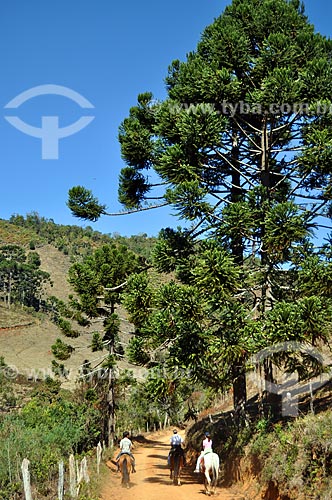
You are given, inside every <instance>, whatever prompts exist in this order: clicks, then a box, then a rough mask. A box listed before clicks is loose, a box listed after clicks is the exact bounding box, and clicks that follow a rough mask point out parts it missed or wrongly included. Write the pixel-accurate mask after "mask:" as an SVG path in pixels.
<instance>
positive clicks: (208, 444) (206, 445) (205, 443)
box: [194, 431, 213, 473]
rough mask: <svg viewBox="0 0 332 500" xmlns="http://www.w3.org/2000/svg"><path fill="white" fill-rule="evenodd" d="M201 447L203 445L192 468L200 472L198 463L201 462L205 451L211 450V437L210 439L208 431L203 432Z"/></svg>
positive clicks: (209, 451)
mask: <svg viewBox="0 0 332 500" xmlns="http://www.w3.org/2000/svg"><path fill="white" fill-rule="evenodd" d="M202 447H203V450H202V451H201V454H200V455H199V457H198V459H197V462H196V468H195V470H194V472H195V473H199V472H201V470H200V464H201V463H203V457H204V455H206V454H207V453H212V452H213V450H212V439H211V436H210V433H209V432H208V431H207V432H206V433H205V439H204V440H203V443H202Z"/></svg>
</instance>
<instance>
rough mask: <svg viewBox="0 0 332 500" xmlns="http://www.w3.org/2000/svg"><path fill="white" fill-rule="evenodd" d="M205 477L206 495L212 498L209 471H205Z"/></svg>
mask: <svg viewBox="0 0 332 500" xmlns="http://www.w3.org/2000/svg"><path fill="white" fill-rule="evenodd" d="M204 475H205V493H206V494H207V495H208V496H210V495H211V490H210V484H211V478H210V473H209V471H208V470H207V469H205V472H204Z"/></svg>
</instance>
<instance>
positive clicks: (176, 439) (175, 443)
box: [168, 429, 186, 466]
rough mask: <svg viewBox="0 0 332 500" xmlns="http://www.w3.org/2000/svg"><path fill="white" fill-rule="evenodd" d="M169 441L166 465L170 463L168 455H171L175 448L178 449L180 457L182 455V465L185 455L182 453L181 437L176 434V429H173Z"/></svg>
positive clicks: (184, 461)
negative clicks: (169, 447)
mask: <svg viewBox="0 0 332 500" xmlns="http://www.w3.org/2000/svg"><path fill="white" fill-rule="evenodd" d="M169 442H170V444H171V449H170V452H169V454H168V465H170V457H171V455H172V453H174V452H175V451H176V450H179V451H180V453H181V455H182V457H183V465H184V466H185V465H186V457H185V455H184V450H183V448H182V444H183V439H182V437H181V436H180V435H179V434H178V431H177V429H174V430H173V435H172V437H171V439H170V440H169Z"/></svg>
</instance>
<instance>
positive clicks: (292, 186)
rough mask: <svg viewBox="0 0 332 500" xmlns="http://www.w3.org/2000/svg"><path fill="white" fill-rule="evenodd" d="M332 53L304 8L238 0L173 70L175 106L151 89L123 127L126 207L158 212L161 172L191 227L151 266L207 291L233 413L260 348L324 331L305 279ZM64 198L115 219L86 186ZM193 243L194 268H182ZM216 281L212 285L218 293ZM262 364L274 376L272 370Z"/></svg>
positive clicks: (323, 199)
mask: <svg viewBox="0 0 332 500" xmlns="http://www.w3.org/2000/svg"><path fill="white" fill-rule="evenodd" d="M331 56H332V42H331V41H330V40H328V39H326V38H325V37H323V36H322V35H320V34H319V33H315V31H314V27H313V26H312V25H311V24H310V23H309V21H308V19H307V17H306V16H305V13H304V7H303V4H301V3H300V2H299V1H298V0H233V2H232V4H231V5H230V6H228V7H227V8H226V9H225V11H224V13H223V14H222V15H221V16H220V17H219V18H217V19H216V20H215V21H214V23H213V24H212V25H210V26H208V27H207V28H206V29H205V31H204V32H203V35H202V37H201V40H200V42H199V43H198V46H197V49H196V51H194V52H192V53H190V54H189V55H188V56H187V60H186V61H185V62H180V61H174V62H173V63H172V64H171V66H170V68H169V71H168V75H167V78H166V84H167V92H168V96H167V98H166V99H165V100H164V101H163V102H159V103H156V101H155V100H153V95H152V94H151V93H145V94H141V95H139V97H138V104H137V105H136V106H135V107H132V108H131V109H130V112H129V116H128V118H126V119H125V120H124V121H123V123H122V125H121V127H120V134H119V140H120V143H121V148H122V155H123V158H124V160H125V162H126V167H125V168H124V169H123V170H122V171H121V175H120V187H119V198H120V201H121V202H122V203H123V204H124V205H125V206H126V207H127V208H128V209H142V208H146V206H149V205H148V204H149V203H152V202H151V201H149V200H153V197H154V194H153V193H154V189H155V188H156V185H153V184H151V182H150V181H149V179H150V178H151V174H150V171H151V169H153V170H154V172H155V173H156V174H157V175H158V177H159V178H160V181H158V188H157V189H158V196H157V195H156V199H158V198H160V196H161V195H160V189H161V187H160V185H162V186H164V188H165V191H164V193H163V194H162V198H163V200H162V202H167V203H168V204H169V205H170V206H172V207H174V208H175V209H176V210H177V211H178V213H179V214H180V216H181V217H182V218H183V219H184V220H186V221H191V222H192V226H191V228H190V229H188V230H186V231H184V232H182V233H181V235H180V236H181V237H177V236H176V233H174V232H164V233H163V240H162V242H161V243H160V244H159V247H158V248H157V250H156V258H157V261H158V262H159V264H160V266H161V267H164V268H165V267H168V268H169V269H171V268H178V270H179V269H180V272H179V276H180V277H182V279H183V281H184V283H185V284H186V286H188V285H189V286H193V287H195V289H198V290H199V289H200V288H199V287H201V289H204V290H205V293H203V294H201V295H200V299H201V302H202V300H203V298H204V297H205V312H206V318H205V321H203V323H205V327H206V331H208V332H209V336H208V338H206V336H204V325H203V323H202V324H201V325H200V329H199V333H198V335H199V336H200V338H201V339H203V338H204V342H203V344H204V351H203V352H201V357H202V358H203V362H202V366H201V369H202V373H203V372H204V370H207V373H208V371H209V370H210V371H211V370H212V367H211V366H210V368H209V367H207V366H205V365H204V355H205V352H210V354H211V353H213V356H212V358H213V359H214V361H215V363H214V368H216V366H217V367H218V361H220V362H222V363H223V366H222V370H221V369H220V371H223V372H224V371H225V370H227V367H228V371H229V373H231V378H232V380H233V386H234V403H235V406H239V405H240V404H241V403H243V401H244V400H245V398H246V381H245V364H246V361H247V358H248V356H249V354H250V353H251V352H255V350H256V351H257V350H259V349H260V348H262V347H264V346H266V345H269V344H271V343H273V342H280V341H285V340H289V339H291V340H300V341H303V342H304V341H308V342H310V343H315V342H316V341H317V340H318V338H319V337H320V335H321V334H320V333H319V332H318V331H316V332H315V333H314V334H313V332H312V330H310V328H309V327H308V323H306V322H305V318H306V316H305V313H304V312H303V311H304V309H305V304H302V306H303V307H302V309H301V308H300V306H301V301H308V300H310V297H311V296H310V293H309V292H308V288H306V287H305V286H304V284H303V281H301V280H303V279H304V276H307V274H306V273H305V272H304V271H303V269H307V266H308V263H307V262H308V260H307V259H308V258H309V260H310V259H312V258H313V257H312V256H313V254H314V253H317V254H318V259H319V260H321V259H322V258H323V257H322V254H320V249H317V248H316V247H314V245H313V243H312V242H313V239H314V238H315V237H316V236H317V230H318V229H319V224H324V225H326V224H327V223H326V222H324V218H326V219H327V220H329V219H330V217H331V214H332V205H331V193H332V191H331V188H332V184H331V160H332V127H331V125H332V103H331V100H330V99H331V95H332V78H331V77H332V65H331ZM75 189H76V191H75ZM82 192H83V194H84V196H83V197H82ZM77 193H78V194H79V195H80V196H78V195H77ZM84 199H86V200H88V203H84ZM91 203H92V208H91ZM159 203H160V201H159ZM69 204H70V207H71V209H72V210H73V212H74V213H75V214H76V215H78V216H80V217H82V216H83V217H86V218H90V219H91V218H93V217H95V216H96V213H98V214H99V215H100V214H102V213H106V211H105V206H104V205H100V204H99V202H98V200H97V199H96V198H93V197H92V195H91V193H90V192H88V191H87V190H84V188H73V190H72V191H71V193H70V201H69ZM146 204H147V205H146ZM98 207H99V209H98ZM89 209H91V210H92V209H93V210H92V212H91V213H90V212H89ZM91 210H90V211H91ZM322 221H323V222H322ZM327 226H328V224H327ZM198 238H199V240H202V239H203V238H209V239H213V240H215V241H214V243H213V245H212V246H211V248H212V249H213V252H215V253H214V258H212V257H211V258H210V259H209V258H208V253H206V252H207V247H206V246H204V245H203V246H202V244H201V243H200V244H199V245H196V246H195V245H194V243H193V242H194V241H195V240H196V241H197V240H198ZM184 240H186V242H187V243H186V244H184V243H183V241H184ZM179 242H180V243H181V244H180V246H179V245H178V244H179ZM189 248H195V253H196V257H197V258H198V260H196V261H195V263H194V265H193V267H192V270H191V271H190V272H184V269H183V258H185V256H186V255H188V254H189V253H190V252H187V254H186V249H187V250H188V249H189ZM202 249H203V250H202ZM175 250H176V251H175ZM201 251H203V253H204V252H205V253H204V256H202V255H203V254H202V255H201V257H200V256H199V254H200V252H201ZM211 251H212V250H211ZM218 252H221V254H222V255H225V254H223V253H222V252H226V253H227V256H228V257H227V258H228V259H231V261H232V265H233V267H234V269H236V270H237V273H238V276H237V280H236V281H237V284H236V286H235V282H234V288H233V289H232V290H228V292H227V294H222V293H219V292H220V289H221V284H220V283H219V285H218V284H217V285H216V280H215V281H213V280H214V278H215V277H216V274H215V273H216V272H217V271H216V269H217V268H218V265H217V264H218V263H219V265H221V259H222V257H221V256H220V255H219V256H218V255H217V253H218ZM196 257H195V259H196ZM191 258H194V257H193V252H192V257H191ZM223 258H226V257H223ZM181 259H182V260H181ZM216 259H217V260H216ZM224 264H225V262H224ZM179 265H180V267H179ZM226 267H227V266H226ZM204 273H205V275H206V276H207V277H208V279H205V281H204ZM210 280H211V282H212V284H215V285H216V286H217V289H213V288H211V294H210V295H209V294H208V290H209V283H208V281H210ZM218 286H219V288H218ZM309 289H310V287H309ZM218 290H219V291H218ZM212 294H213V295H212ZM325 297H326V295H325ZM329 299H330V294H328V297H327V300H329ZM295 301H297V304H298V308H296V307H295ZM318 302H319V303H317V302H315V301H314V300H312V302H311V305H310V307H312V308H313V310H314V311H315V314H316V315H317V316H318V317H319V318H320V321H321V324H322V325H323V326H322V329H321V330H320V332H325V326H324V325H326V322H328V321H329V316H327V317H326V315H324V314H323V315H322V303H321V302H320V301H319V300H318ZM290 304H292V308H293V309H292V311H293V313H294V315H295V316H296V318H297V319H298V322H299V324H300V325H301V326H300V327H299V328H298V330H297V333H296V332H295V331H294V329H292V335H293V337H291V338H289V337H287V333H286V330H287V329H286V328H284V326H285V324H287V321H289V317H290V316H289V314H290V308H291V307H290ZM307 305H308V304H307ZM274 310H275V312H274V313H273V311H274ZM278 313H279V317H278V321H277V320H276V321H275V323H274V324H275V327H274V328H272V326H271V325H272V324H273V321H272V319H273V314H274V315H275V317H276V318H277V316H278ZM178 314H179V315H180V316H181V312H180V311H178ZM218 323H219V324H218ZM309 332H310V333H309ZM322 335H323V336H324V334H322ZM189 345H190V344H189V343H187V349H189V347H188V346H189ZM197 346H198V344H197V343H195V347H196V348H197ZM217 347H218V349H219V351H218V349H217ZM225 353H227V355H226V354H225ZM187 355H188V356H187V359H188V360H190V352H187ZM195 362H197V358H195ZM188 363H189V364H190V361H188ZM196 366H197V365H196ZM265 369H266V373H267V375H266V376H268V377H271V376H272V374H271V366H270V364H269V362H267V363H266V366H265ZM207 373H206V374H205V375H207ZM211 373H212V372H211ZM206 378H207V379H208V378H209V377H208V376H207V377H206ZM212 378H214V377H212ZM223 380H224V377H223Z"/></svg>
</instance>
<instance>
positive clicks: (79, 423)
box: [0, 379, 100, 500]
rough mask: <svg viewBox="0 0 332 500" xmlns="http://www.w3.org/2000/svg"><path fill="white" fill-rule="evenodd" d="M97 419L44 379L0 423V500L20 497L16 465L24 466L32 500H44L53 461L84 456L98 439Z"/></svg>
mask: <svg viewBox="0 0 332 500" xmlns="http://www.w3.org/2000/svg"><path fill="white" fill-rule="evenodd" d="M99 419H100V415H99V412H98V410H96V409H95V408H94V407H93V406H90V405H89V404H88V403H87V402H74V401H73V400H72V398H68V396H65V394H64V393H61V392H60V391H59V383H58V382H57V381H54V380H52V379H47V380H46V381H45V384H43V385H42V386H40V387H39V389H38V390H37V391H36V393H35V395H34V396H32V398H31V399H30V401H29V403H27V404H26V405H25V406H23V408H22V410H21V411H20V413H15V412H11V413H10V414H5V413H2V415H1V418H0V441H1V445H0V498H3V499H6V500H7V499H8V498H14V497H15V494H16V495H22V494H23V491H22V490H23V486H22V480H21V477H20V467H19V466H20V464H21V462H22V460H23V458H26V457H27V458H28V459H29V461H30V472H31V481H32V484H33V487H34V488H35V489H36V492H37V494H38V498H49V497H50V495H51V494H52V493H51V489H50V482H51V481H52V480H54V479H55V478H56V477H57V476H58V461H59V460H65V461H66V460H68V457H69V455H70V454H71V453H74V454H77V453H82V452H83V451H86V450H88V449H89V448H90V447H92V446H94V445H95V444H96V442H97V441H98V439H100V431H99Z"/></svg>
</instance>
